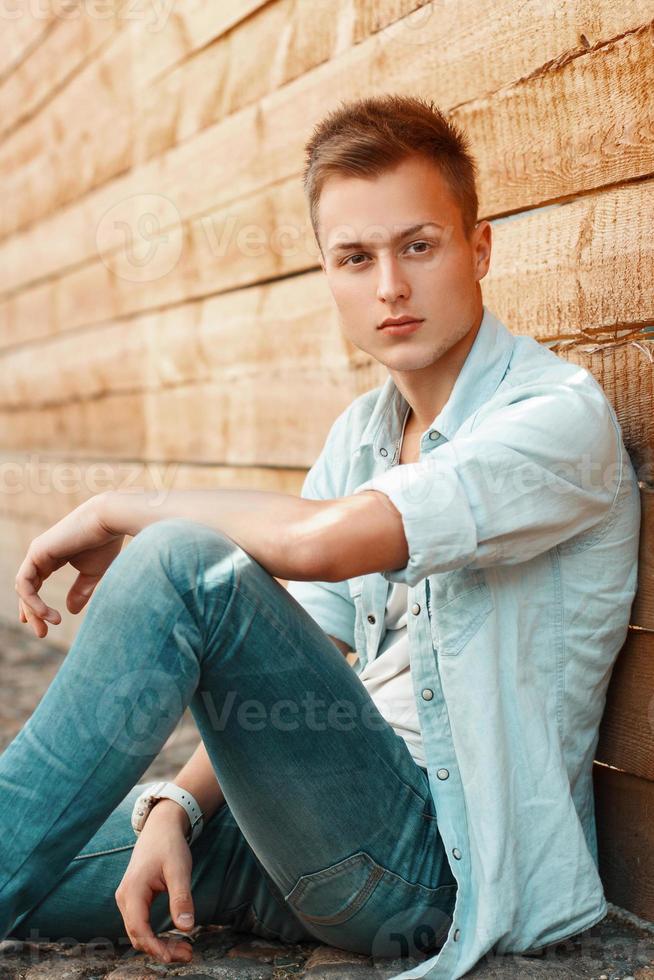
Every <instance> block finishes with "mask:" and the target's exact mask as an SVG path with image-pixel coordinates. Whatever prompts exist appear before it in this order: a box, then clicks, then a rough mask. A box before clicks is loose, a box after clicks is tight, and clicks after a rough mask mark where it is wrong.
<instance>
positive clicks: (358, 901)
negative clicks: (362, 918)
mask: <svg viewBox="0 0 654 980" xmlns="http://www.w3.org/2000/svg"><path fill="white" fill-rule="evenodd" d="M383 874H384V869H383V868H382V867H381V866H379V865H375V866H374V867H373V869H372V871H371V873H370V877H369V878H368V881H367V882H366V884H365V885H364V887H363V888H362V889H361V891H360V892H359V894H358V895H357V897H356V898H355V900H354V901H353V902H352V903H351V904H350V905H348V906H347V907H346V908H344V909H342V910H341V911H340V912H337V913H335V914H334V915H307V914H305V913H304V912H298V915H300V916H301V918H303V919H306V921H307V922H315V923H316V924H317V925H325V926H327V925H338V924H339V923H341V922H344V921H346V920H347V919H349V918H351V916H353V915H354V913H355V912H358V911H359V909H360V908H361V906H362V905H363V904H364V902H365V901H366V900H367V899H368V898H369V896H370V895H371V894H372V892H373V890H374V888H375V886H376V885H377V882H378V881H379V879H380V878H381V877H382V876H383Z"/></svg>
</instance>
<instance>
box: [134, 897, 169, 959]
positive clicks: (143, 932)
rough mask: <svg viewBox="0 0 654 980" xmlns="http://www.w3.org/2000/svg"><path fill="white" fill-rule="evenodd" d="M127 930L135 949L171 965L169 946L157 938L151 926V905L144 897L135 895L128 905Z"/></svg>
mask: <svg viewBox="0 0 654 980" xmlns="http://www.w3.org/2000/svg"><path fill="white" fill-rule="evenodd" d="M123 918H124V921H125V928H126V930H127V935H128V936H129V939H130V942H131V944H132V946H133V947H134V949H140V950H143V952H144V953H148V954H149V955H150V956H154V957H156V958H157V959H160V960H163V962H164V963H170V962H171V960H172V956H171V954H170V952H169V951H168V946H167V944H166V943H165V942H164V941H163V940H162V939H159V938H158V936H155V934H154V932H153V931H152V927H151V925H150V904H149V902H148V901H147V900H146V898H145V896H144V895H133V896H132V897H131V898H130V899H129V900H128V903H127V907H126V909H125V915H124V917H123Z"/></svg>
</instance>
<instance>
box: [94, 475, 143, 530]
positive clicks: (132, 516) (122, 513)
mask: <svg viewBox="0 0 654 980" xmlns="http://www.w3.org/2000/svg"><path fill="white" fill-rule="evenodd" d="M147 494H148V491H147V490H143V489H141V488H140V487H132V488H131V489H130V490H103V491H102V493H98V494H96V495H95V497H92V498H91V502H92V505H93V508H94V511H95V514H96V517H97V519H98V521H99V522H100V524H101V525H102V526H103V527H104V528H105V530H106V531H108V532H109V533H110V534H128V535H129V536H130V537H134V536H135V535H137V534H138V533H139V531H141V530H142V529H143V527H145V525H146V524H148V523H151V520H144V519H142V516H141V511H142V506H141V502H142V500H143V499H144V498H145V497H146V496H147ZM128 497H130V498H131V499H129V500H128V499H127V498H128Z"/></svg>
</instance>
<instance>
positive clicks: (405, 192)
mask: <svg viewBox="0 0 654 980" xmlns="http://www.w3.org/2000/svg"><path fill="white" fill-rule="evenodd" d="M318 222H319V224H318V236H319V241H320V245H321V248H322V252H323V256H324V264H323V269H324V271H325V273H326V275H327V280H328V283H329V288H330V289H331V292H332V295H333V297H334V300H335V302H336V305H337V308H338V311H339V315H340V319H341V325H342V329H343V332H344V334H345V336H346V337H347V338H348V339H349V340H350V341H351V342H352V343H353V344H354V345H355V346H356V347H358V348H360V349H361V350H364V351H366V352H367V353H369V354H370V355H371V356H372V357H374V358H375V359H376V360H377V361H380V362H381V363H382V364H384V365H386V367H388V368H389V369H391V370H395V371H415V370H417V369H420V368H425V367H428V366H429V365H431V364H434V363H435V362H436V361H437V360H439V358H441V357H442V356H443V354H445V353H446V352H447V351H448V350H450V348H452V347H453V346H454V344H456V343H457V342H458V341H459V340H461V339H462V338H463V337H464V336H465V334H466V333H469V331H470V330H471V328H472V326H473V324H474V323H475V321H476V320H477V319H480V317H481V308H482V307H481V303H482V300H481V290H480V288H479V286H478V282H479V280H480V279H482V278H483V277H484V276H485V275H486V272H487V271H488V265H489V261H490V245H491V236H490V225H489V224H488V222H487V221H482V222H479V223H478V225H477V227H476V228H475V230H474V231H473V233H472V235H471V237H470V238H469V239H468V238H466V236H465V233H464V229H463V221H462V215H461V211H460V209H459V206H458V204H457V202H456V200H455V198H454V197H453V195H452V192H451V191H450V189H449V187H448V185H447V183H446V181H445V179H444V178H443V176H442V175H441V172H440V170H439V169H438V167H437V166H436V165H435V164H433V163H432V162H431V161H429V160H427V159H425V158H423V157H421V156H418V155H415V156H412V157H409V158H407V159H406V160H404V161H403V162H402V163H400V164H399V165H397V166H396V167H395V168H394V169H393V170H390V171H388V172H387V173H384V174H382V175H381V176H379V177H374V178H371V179H367V178H359V177H340V176H335V177H330V178H329V179H328V180H327V181H326V183H325V185H324V186H323V190H322V194H321V197H320V204H319V217H318ZM423 224H424V225H425V227H420V228H417V229H415V230H413V231H411V232H409V233H408V234H407V235H406V236H405V237H402V238H399V237H398V238H397V240H395V241H393V239H394V238H395V236H399V235H400V233H402V232H403V231H405V230H406V229H409V228H411V226H418V225H423ZM344 243H355V244H351V245H348V246H347V247H343V245H344ZM356 243H361V244H360V245H358V244H356ZM404 315H408V316H412V317H415V318H417V319H418V320H421V321H422V322H421V323H420V324H419V325H418V326H417V327H416V325H415V324H413V326H412V327H409V328H405V329H404V331H402V332H399V331H398V332H392V331H391V330H388V329H380V324H381V323H382V322H383V321H384V320H385V319H386V318H388V317H395V318H397V317H401V316H404Z"/></svg>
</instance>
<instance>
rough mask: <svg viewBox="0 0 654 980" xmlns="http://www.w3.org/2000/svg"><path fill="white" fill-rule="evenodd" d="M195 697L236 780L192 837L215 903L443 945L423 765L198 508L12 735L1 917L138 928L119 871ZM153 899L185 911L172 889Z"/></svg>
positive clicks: (202, 887) (111, 582)
mask: <svg viewBox="0 0 654 980" xmlns="http://www.w3.org/2000/svg"><path fill="white" fill-rule="evenodd" d="M187 706H190V710H191V712H192V714H193V717H194V719H195V722H196V724H197V726H198V729H199V732H200V734H201V736H202V739H203V741H204V744H205V746H206V748H207V751H208V754H209V757H210V759H211V762H212V764H213V767H214V770H215V773H216V775H217V778H218V781H219V783H220V785H221V787H222V790H223V793H224V796H225V800H226V803H225V804H224V805H223V806H221V807H219V809H218V810H217V811H216V812H215V813H214V814H213V816H212V817H211V819H210V820H209V821H208V822H207V824H206V827H205V830H204V832H203V833H202V835H201V836H200V837H199V838H198V840H197V841H196V842H195V843H194V844H193V846H192V854H193V873H192V893H193V898H194V902H195V910H196V924H202V925H206V924H210V923H223V924H230V925H232V926H233V927H234V928H236V929H242V930H245V931H249V932H253V933H255V934H257V935H260V936H264V937H266V938H268V939H271V938H279V939H282V940H284V941H287V942H299V941H306V940H311V939H317V940H320V941H322V942H325V943H328V944H330V945H333V946H340V947H342V948H344V949H349V950H354V951H356V952H360V953H366V954H368V955H373V956H374V955H377V956H381V957H385V956H405V955H415V954H416V952H418V953H422V952H424V953H427V952H430V951H432V950H433V949H438V948H439V946H440V945H442V943H443V942H444V940H445V937H446V935H447V932H448V930H449V926H450V923H451V917H452V911H453V908H454V900H455V892H456V881H455V879H454V876H453V875H452V872H451V870H450V867H449V864H448V860H447V856H446V854H445V851H444V847H443V843H442V840H441V837H440V834H439V832H438V824H437V815H436V813H435V809H434V803H433V799H432V796H431V793H430V790H429V785H428V779H427V773H426V770H424V769H422V768H421V767H419V766H418V765H417V764H416V763H415V762H414V760H413V759H412V757H411V755H410V753H409V751H408V749H407V747H406V744H405V742H404V740H403V739H402V738H401V737H400V736H399V735H396V734H395V732H394V731H393V729H392V728H391V727H390V725H389V724H388V723H387V722H386V721H385V720H384V718H382V716H381V715H380V714H379V712H378V710H377V708H376V707H375V705H374V702H373V701H372V700H371V699H370V696H369V695H368V692H367V691H366V689H365V687H364V685H363V684H362V682H361V681H360V680H359V678H358V677H357V675H356V672H355V671H354V670H353V669H352V667H351V666H350V665H349V664H348V663H347V661H346V659H345V658H344V657H343V656H342V654H341V653H340V651H339V650H338V649H337V647H336V646H335V645H334V644H333V643H332V642H331V641H330V640H329V638H328V637H327V636H326V634H325V633H324V632H323V631H322V630H321V629H320V627H319V626H318V625H317V624H316V623H315V622H314V620H313V619H311V617H310V616H309V615H308V613H306V612H305V610H304V609H303V608H302V607H301V606H300V605H299V604H298V603H297V602H296V601H295V599H294V598H293V597H292V596H290V595H289V594H288V593H287V591H286V590H285V589H284V588H283V587H282V586H281V585H280V584H279V583H278V582H277V581H276V580H275V579H274V578H273V576H271V575H270V574H269V573H268V572H267V571H266V570H265V569H264V568H263V567H262V566H261V565H260V564H259V563H258V562H257V561H255V560H254V559H253V558H252V557H251V556H249V555H248V554H247V553H246V552H245V551H243V549H242V548H240V547H239V546H238V545H236V544H235V543H234V542H233V541H232V540H231V539H230V538H228V537H227V536H225V535H223V534H221V533H218V532H216V531H215V530H213V529H211V528H209V527H207V526H204V525H202V524H199V523H196V522H195V521H191V520H186V519H182V518H175V519H167V520H162V521H158V522H155V523H154V524H151V525H149V526H147V527H146V528H144V530H143V531H141V532H140V533H139V534H138V535H136V537H135V538H134V539H133V540H132V541H131V542H130V543H129V545H128V546H127V547H126V548H124V549H123V551H122V552H121V553H120V555H119V556H118V557H117V558H116V559H115V560H114V562H113V563H112V564H111V566H110V567H109V569H108V570H107V572H106V573H105V575H104V577H103V578H102V580H101V581H100V583H99V585H98V586H97V588H96V591H95V593H94V595H93V596H92V598H91V600H90V602H89V605H88V609H87V614H86V617H85V619H84V621H83V622H82V624H81V626H80V629H79V631H78V633H77V636H76V638H75V641H74V643H73V645H72V647H71V649H70V651H69V653H68V655H67V656H66V658H65V660H64V661H63V663H62V665H61V667H60V669H59V671H58V673H57V675H56V677H55V678H54V680H53V681H52V683H51V684H50V687H49V688H48V690H47V691H46V693H45V695H44V696H43V698H42V699H41V701H40V702H39V704H38V706H37V708H36V710H35V711H34V713H33V715H32V716H31V717H30V719H29V720H28V721H27V723H26V724H25V725H24V727H23V728H22V730H21V731H20V732H19V734H18V735H17V736H16V738H15V739H14V740H13V742H12V743H11V744H10V745H9V746H8V747H7V749H6V750H5V752H4V753H3V755H2V756H0V842H1V844H0V848H1V850H0V938H3V937H11V938H18V939H21V938H22V939H25V938H38V939H47V940H50V941H54V940H57V939H61V938H64V937H70V938H72V939H75V940H78V941H80V942H90V941H91V940H93V939H98V938H100V937H102V938H103V939H104V940H110V941H114V942H118V943H124V944H125V946H126V947H127V946H129V941H128V940H127V937H126V934H125V930H124V925H123V922H122V918H121V916H120V912H119V911H118V908H117V906H116V904H115V900H114V892H115V890H116V888H117V887H118V885H119V883H120V881H121V879H122V877H123V874H124V872H125V870H126V868H127V865H128V863H129V860H130V856H131V853H132V847H133V846H134V842H135V836H134V833H133V831H132V828H131V824H130V814H131V809H132V805H133V802H134V800H135V798H136V796H137V795H138V794H139V792H140V791H141V789H142V785H143V784H141V783H139V782H138V780H139V779H140V777H141V776H142V775H143V773H144V772H145V771H146V769H147V768H148V766H149V765H150V763H151V762H152V760H153V759H154V758H155V757H156V755H157V754H158V753H159V751H160V750H161V748H162V746H163V744H164V743H165V741H166V739H167V738H168V737H169V736H170V734H171V733H172V732H173V730H174V729H175V727H176V725H177V722H178V721H179V719H180V717H181V716H182V713H183V712H184V710H185V708H186V707H187ZM151 921H152V925H153V928H154V930H155V932H161V931H163V930H165V929H170V928H173V923H172V921H171V918H170V915H169V909H168V896H167V894H166V893H161V894H158V895H157V896H156V898H155V900H154V902H153V905H152V915H151Z"/></svg>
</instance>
